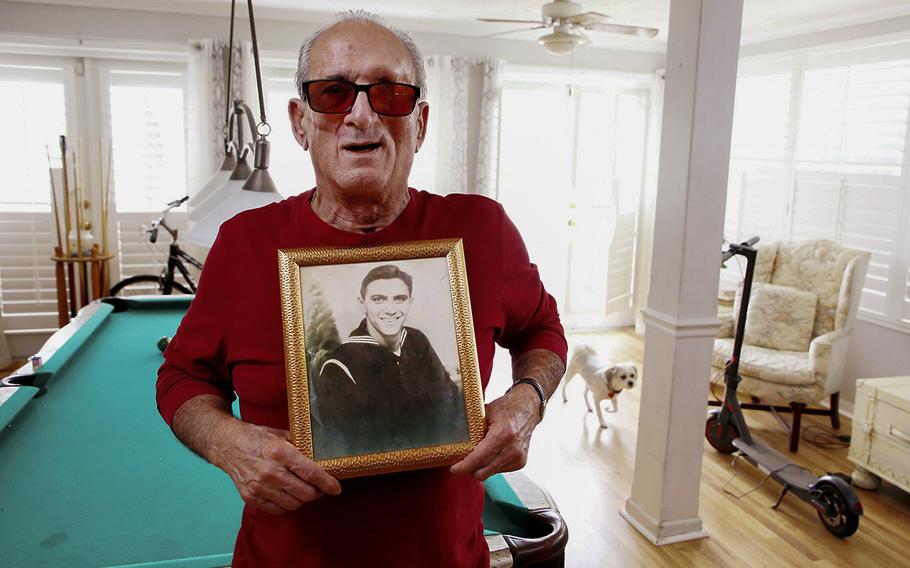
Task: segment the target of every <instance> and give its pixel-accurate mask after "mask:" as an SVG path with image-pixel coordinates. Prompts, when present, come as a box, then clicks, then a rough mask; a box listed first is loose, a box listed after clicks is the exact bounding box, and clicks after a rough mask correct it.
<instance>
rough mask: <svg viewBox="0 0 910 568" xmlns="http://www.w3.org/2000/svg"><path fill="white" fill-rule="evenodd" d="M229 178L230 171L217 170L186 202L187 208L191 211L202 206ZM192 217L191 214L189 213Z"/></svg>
mask: <svg viewBox="0 0 910 568" xmlns="http://www.w3.org/2000/svg"><path fill="white" fill-rule="evenodd" d="M230 177H231V170H218V171H217V172H215V173H214V174H213V175H212V177H210V178H209V181H207V182H205V185H203V186H202V189H200V190H199V191H198V192H196V194H195V195H193V196H192V197H190V200H189V201H187V202H186V204H187V206H188V207H189V208H190V210H191V211H192V210H193V209H195V208H196V207H199V206H200V205H202V203H203V202H204V201H205V200H206V199H207V198H208V197H209V196H210V195H211V194H212V193H213V192H214V191H215V190H217V189H218V188H220V187H221V186H223V185H224V184H225V183H227V180H228V179H230ZM190 215H192V212H191V213H190Z"/></svg>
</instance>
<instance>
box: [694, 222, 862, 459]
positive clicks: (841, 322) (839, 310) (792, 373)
mask: <svg viewBox="0 0 910 568" xmlns="http://www.w3.org/2000/svg"><path fill="white" fill-rule="evenodd" d="M869 258H870V254H869V253H868V252H864V251H858V250H853V249H849V248H846V247H843V246H841V245H839V244H837V243H835V242H832V241H828V240H813V241H802V242H789V243H784V242H781V243H771V244H767V245H763V246H760V247H758V256H757V259H756V265H755V275H754V279H753V288H752V295H751V298H750V301H749V308H748V313H747V315H746V334H745V341H744V345H743V350H742V355H741V356H740V362H739V373H740V376H742V378H743V381H742V383H740V385H739V392H741V393H744V394H747V395H751V397H752V404H748V403H744V404H743V408H752V409H758V410H769V406H773V407H774V408H775V410H777V411H782V412H791V413H792V414H793V421H792V426H791V431H790V451H791V452H795V451H797V449H798V448H799V437H800V418H801V416H802V414H823V415H827V416H830V418H831V425H832V426H833V427H834V428H840V417H839V414H838V412H839V410H838V401H839V395H840V390H841V386H842V382H843V378H844V366H845V364H846V359H847V347H848V344H849V341H850V332H851V330H852V328H853V322H854V320H855V319H856V310H857V306H858V304H859V299H860V293H861V292H862V288H863V280H864V279H865V277H866V269H867V268H868V266H869ZM738 300H739V297H737V302H736V303H735V305H734V310H733V315H731V316H727V317H725V318H724V317H722V318H721V321H722V325H721V331H720V334H719V335H718V338H717V339H716V340H715V341H714V357H713V361H712V365H713V366H714V367H715V369H716V370H720V369H722V368H723V367H724V365H725V364H726V362H727V361H728V360H729V359H730V357H731V355H732V353H733V330H734V319H735V318H736V317H737V315H738V310H739V302H738ZM825 397H830V408H829V409H824V408H813V407H810V406H809V405H814V404H816V403H818V402H820V401H822V400H823V399H824V398H825ZM758 403H761V404H758ZM778 405H780V406H778Z"/></svg>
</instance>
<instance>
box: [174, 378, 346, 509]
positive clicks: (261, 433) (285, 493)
mask: <svg viewBox="0 0 910 568" xmlns="http://www.w3.org/2000/svg"><path fill="white" fill-rule="evenodd" d="M172 427H173V429H174V433H175V434H176V435H177V437H178V438H180V439H181V440H182V441H183V443H185V444H186V445H187V447H189V448H190V449H191V450H193V451H194V452H196V453H197V454H199V455H200V456H202V457H203V458H205V459H206V460H208V461H209V462H211V463H212V464H213V465H216V466H218V467H219V468H221V469H223V470H224V471H225V473H227V474H228V475H229V476H230V477H231V480H233V482H234V485H236V486H237V491H239V492H240V496H241V497H242V498H243V500H244V501H245V502H246V503H247V504H248V505H251V506H253V507H256V508H257V509H261V510H263V511H265V512H267V513H271V514H273V515H278V514H281V513H285V512H288V511H293V510H295V509H297V508H298V507H300V506H301V505H302V504H303V503H305V502H307V501H313V500H315V499H319V498H320V497H322V496H323V495H324V494H326V493H327V494H329V495H338V494H339V493H341V484H340V483H338V480H337V479H335V478H334V477H332V476H330V475H329V474H328V473H326V472H325V470H324V469H322V468H321V467H319V466H318V465H316V462H314V461H313V460H310V459H307V458H305V457H303V456H302V455H301V454H300V452H299V451H297V448H295V447H294V446H293V445H292V444H291V443H290V442H289V441H288V438H289V436H288V431H287V430H277V429H275V428H267V427H265V426H257V425H255V424H250V423H248V422H242V421H240V420H237V419H236V418H234V416H232V415H231V407H230V403H228V402H227V401H225V400H223V399H221V398H219V397H217V396H213V395H200V396H197V397H195V398H193V399H190V400H188V401H187V402H185V403H184V404H183V405H182V406H181V407H180V408H179V409H178V410H177V412H176V413H175V414H174V419H173V424H172Z"/></svg>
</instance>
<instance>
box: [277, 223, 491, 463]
mask: <svg viewBox="0 0 910 568" xmlns="http://www.w3.org/2000/svg"><path fill="white" fill-rule="evenodd" d="M278 262H279V274H280V278H281V307H282V317H283V326H284V349H285V365H286V370H287V382H288V389H287V390H288V411H289V415H290V431H291V443H293V444H294V445H295V446H296V447H297V448H298V449H299V450H300V451H301V452H302V453H303V454H304V455H305V456H307V457H309V458H311V459H313V460H315V461H316V462H318V463H319V464H320V465H321V466H322V467H323V468H325V469H326V471H328V472H329V473H330V474H331V475H333V476H335V477H337V478H341V479H343V478H347V477H357V476H363V475H373V474H378V473H389V472H394V471H405V470H410V469H419V468H424V467H436V466H445V465H449V464H452V463H455V462H456V461H458V460H460V459H461V458H463V457H464V456H466V455H467V454H468V453H469V452H470V451H471V450H472V449H474V447H475V446H476V445H477V444H478V443H479V442H480V440H481V439H482V438H483V435H484V428H485V421H484V407H483V394H482V392H481V384H480V370H479V367H478V364H477V352H476V348H475V343H474V326H473V323H472V320H471V301H470V296H469V293H468V280H467V275H466V273H465V264H464V249H463V247H462V242H461V239H440V240H431V241H414V242H407V243H396V244H389V245H383V246H376V247H326V248H299V249H280V250H279V251H278Z"/></svg>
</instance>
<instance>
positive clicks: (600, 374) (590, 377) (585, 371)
mask: <svg viewBox="0 0 910 568" xmlns="http://www.w3.org/2000/svg"><path fill="white" fill-rule="evenodd" d="M575 375H581V378H582V379H584V380H585V394H584V397H585V406H587V407H588V412H593V411H594V410H593V409H592V408H591V403H590V402H588V393H591V395H592V398H593V399H594V408H595V409H597V419H598V420H599V421H600V427H601V428H606V427H607V423H606V421H605V420H604V417H603V413H602V410H601V407H600V403H601V401H604V400H609V401H610V402H611V403H612V404H613V410H608V411H607V412H616V411H617V410H619V403H618V397H619V393H621V392H622V391H623V389H630V388H632V387H634V386H635V383H636V382H637V381H638V369H637V368H636V367H635V363H621V364H619V365H613V366H611V367H607V366H606V365H603V364H601V361H600V359H599V358H598V357H597V353H595V352H594V349H593V348H591V347H590V346H588V345H579V346H578V347H576V348H575V349H574V350H573V351H572V358H571V359H570V360H569V367H568V368H567V369H566V376H565V380H564V381H563V383H562V401H563V402H568V400H569V398H568V397H567V396H566V387H568V386H569V381H571V380H572V378H573V377H574V376H575Z"/></svg>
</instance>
